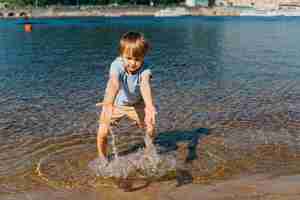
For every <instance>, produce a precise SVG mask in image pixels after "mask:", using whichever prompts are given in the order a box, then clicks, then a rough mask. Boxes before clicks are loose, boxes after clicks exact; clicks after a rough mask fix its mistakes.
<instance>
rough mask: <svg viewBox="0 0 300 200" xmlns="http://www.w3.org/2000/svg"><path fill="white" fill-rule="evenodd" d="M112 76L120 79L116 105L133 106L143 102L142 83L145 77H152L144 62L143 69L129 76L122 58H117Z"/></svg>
mask: <svg viewBox="0 0 300 200" xmlns="http://www.w3.org/2000/svg"><path fill="white" fill-rule="evenodd" d="M109 74H110V76H111V75H112V74H114V75H116V76H117V77H118V78H119V92H118V94H117V96H116V99H115V102H114V104H115V105H119V106H132V105H134V104H137V103H141V102H143V97H142V95H141V91H140V82H141V80H142V77H143V76H145V75H151V70H150V69H149V65H148V64H147V62H145V61H144V63H143V65H142V66H141V68H140V69H139V70H138V71H137V72H136V73H135V74H128V73H127V72H126V70H125V68H124V63H123V60H122V58H121V57H117V58H116V59H115V60H114V61H113V62H112V64H111V66H110V72H109Z"/></svg>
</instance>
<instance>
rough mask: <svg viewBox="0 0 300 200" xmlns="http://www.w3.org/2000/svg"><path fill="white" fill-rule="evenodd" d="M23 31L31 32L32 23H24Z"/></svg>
mask: <svg viewBox="0 0 300 200" xmlns="http://www.w3.org/2000/svg"><path fill="white" fill-rule="evenodd" d="M24 31H25V32H31V31H32V25H31V24H24Z"/></svg>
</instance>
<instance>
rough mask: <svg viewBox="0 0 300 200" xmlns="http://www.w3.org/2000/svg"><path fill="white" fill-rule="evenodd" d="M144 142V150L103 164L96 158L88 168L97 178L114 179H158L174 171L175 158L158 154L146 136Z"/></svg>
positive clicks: (170, 155) (115, 157)
mask: <svg viewBox="0 0 300 200" xmlns="http://www.w3.org/2000/svg"><path fill="white" fill-rule="evenodd" d="M144 140H145V144H146V148H144V149H139V150H138V151H137V152H134V153H130V154H127V155H124V156H114V158H113V159H112V160H111V161H109V162H103V161H101V160H100V158H96V159H95V160H93V161H91V162H90V163H89V167H90V168H91V169H92V170H93V171H94V172H95V173H96V175H97V176H101V177H115V178H128V177H133V178H150V177H155V178H159V177H163V176H164V175H166V174H167V173H168V172H171V171H175V169H176V159H175V156H174V155H172V154H164V155H162V154H159V153H158V151H157V149H156V147H155V146H154V144H153V143H152V141H151V139H150V138H149V136H148V135H147V134H146V136H145V138H144ZM113 145H114V143H113ZM113 149H115V146H114V147H113ZM114 152H115V151H114Z"/></svg>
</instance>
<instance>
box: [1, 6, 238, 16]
mask: <svg viewBox="0 0 300 200" xmlns="http://www.w3.org/2000/svg"><path fill="white" fill-rule="evenodd" d="M166 8H167V7H162V6H157V7H156V6H155V7H151V6H130V7H129V6H81V7H75V6H64V7H57V6H51V7H47V8H17V9H0V18H22V17H24V16H28V17H33V18H40V17H90V16H103V17H120V16H156V14H157V13H158V12H160V11H162V10H166ZM167 9H169V10H171V12H173V11H174V13H172V14H171V16H181V15H189V16H239V12H237V11H234V10H226V9H224V8H220V7H219V8H218V7H215V8H208V7H193V8H189V7H184V6H180V7H168V8H167ZM176 9H184V10H185V13H184V14H182V13H179V14H178V15H177V14H176ZM166 16H168V14H166Z"/></svg>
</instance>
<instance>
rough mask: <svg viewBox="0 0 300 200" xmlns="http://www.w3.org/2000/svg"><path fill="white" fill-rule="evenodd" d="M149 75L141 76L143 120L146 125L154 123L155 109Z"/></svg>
mask: <svg viewBox="0 0 300 200" xmlns="http://www.w3.org/2000/svg"><path fill="white" fill-rule="evenodd" d="M150 79H151V75H150V74H146V75H144V76H142V81H141V94H142V97H143V99H144V103H145V122H146V125H147V126H153V125H154V124H155V115H156V109H155V107H154V104H153V97H152V91H151V86H150Z"/></svg>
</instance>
